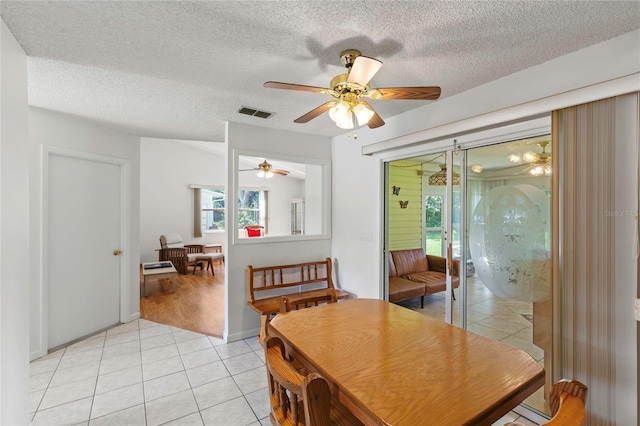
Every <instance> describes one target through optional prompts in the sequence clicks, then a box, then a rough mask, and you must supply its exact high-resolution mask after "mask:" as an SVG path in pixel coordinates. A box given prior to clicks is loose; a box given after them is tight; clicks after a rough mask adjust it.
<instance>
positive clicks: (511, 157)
mask: <svg viewBox="0 0 640 426" xmlns="http://www.w3.org/2000/svg"><path fill="white" fill-rule="evenodd" d="M507 158H509V161H510V162H512V163H519V162H520V160H521V158H520V156H519V155H518V154H509V157H507Z"/></svg>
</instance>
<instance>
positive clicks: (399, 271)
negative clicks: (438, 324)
mask: <svg viewBox="0 0 640 426" xmlns="http://www.w3.org/2000/svg"><path fill="white" fill-rule="evenodd" d="M459 271H460V262H459V261H457V260H454V261H453V271H452V280H451V284H452V286H453V288H458V286H459V285H460V278H459V277H460V272H459ZM445 273H446V259H445V258H444V257H440V256H432V255H425V254H424V251H423V250H422V249H421V248H418V249H409V250H392V251H391V252H390V256H389V301H390V302H399V301H401V300H407V299H413V298H415V297H420V305H421V307H424V296H425V295H427V294H433V293H438V292H441V291H445V290H446V275H445ZM453 298H454V300H455V294H453Z"/></svg>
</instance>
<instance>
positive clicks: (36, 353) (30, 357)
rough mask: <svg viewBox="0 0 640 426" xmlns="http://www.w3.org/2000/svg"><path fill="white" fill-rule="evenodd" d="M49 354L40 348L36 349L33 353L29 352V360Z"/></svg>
mask: <svg viewBox="0 0 640 426" xmlns="http://www.w3.org/2000/svg"><path fill="white" fill-rule="evenodd" d="M45 355H47V353H46V352H45V353H42V350H40V349H38V350H36V351H31V353H30V354H29V362H31V361H33V360H36V359H38V358H42V357H43V356H45Z"/></svg>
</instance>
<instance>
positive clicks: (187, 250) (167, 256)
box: [159, 234, 204, 274]
mask: <svg viewBox="0 0 640 426" xmlns="http://www.w3.org/2000/svg"><path fill="white" fill-rule="evenodd" d="M198 256H204V246H203V245H202V244H184V242H183V241H182V236H180V234H165V235H160V255H159V260H161V261H163V260H168V261H170V262H171V263H173V266H174V267H175V268H176V269H177V270H178V272H180V273H181V274H186V273H188V268H189V266H192V265H193V266H194V267H195V265H197V264H200V265H202V262H201V261H199V260H198Z"/></svg>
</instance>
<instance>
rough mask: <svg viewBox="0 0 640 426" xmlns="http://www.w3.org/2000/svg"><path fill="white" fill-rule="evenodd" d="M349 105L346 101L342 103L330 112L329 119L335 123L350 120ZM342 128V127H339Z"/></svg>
mask: <svg viewBox="0 0 640 426" xmlns="http://www.w3.org/2000/svg"><path fill="white" fill-rule="evenodd" d="M350 109H351V108H350V107H349V103H348V102H346V101H340V102H338V103H337V104H336V105H335V106H333V107H331V109H330V110H329V117H331V119H332V120H333V121H334V122H335V123H338V122H341V121H344V120H346V119H347V118H349V112H350ZM338 127H340V126H338Z"/></svg>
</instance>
